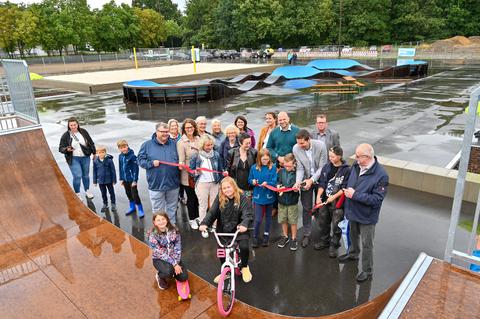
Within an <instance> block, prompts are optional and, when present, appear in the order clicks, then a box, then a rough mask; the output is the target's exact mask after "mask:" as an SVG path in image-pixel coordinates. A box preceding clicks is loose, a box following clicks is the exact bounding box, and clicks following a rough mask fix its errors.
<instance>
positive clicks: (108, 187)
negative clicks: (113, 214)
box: [98, 183, 116, 206]
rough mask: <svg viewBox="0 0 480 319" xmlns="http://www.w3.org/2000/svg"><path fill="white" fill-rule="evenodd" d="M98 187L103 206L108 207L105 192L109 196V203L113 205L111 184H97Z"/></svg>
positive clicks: (113, 192)
mask: <svg viewBox="0 0 480 319" xmlns="http://www.w3.org/2000/svg"><path fill="white" fill-rule="evenodd" d="M98 186H99V187H100V192H101V193H102V200H103V205H105V206H107V205H108V199H107V190H108V193H109V194H110V202H112V205H113V204H115V202H116V200H115V190H114V189H113V183H110V184H98Z"/></svg>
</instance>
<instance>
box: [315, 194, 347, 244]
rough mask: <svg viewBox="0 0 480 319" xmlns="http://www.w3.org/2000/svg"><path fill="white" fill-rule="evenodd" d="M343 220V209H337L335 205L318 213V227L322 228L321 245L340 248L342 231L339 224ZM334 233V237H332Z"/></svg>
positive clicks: (326, 206)
mask: <svg viewBox="0 0 480 319" xmlns="http://www.w3.org/2000/svg"><path fill="white" fill-rule="evenodd" d="M342 219H343V209H342V208H340V209H338V208H335V203H330V204H328V205H325V206H323V207H322V208H320V210H319V212H318V227H319V228H320V243H322V244H330V246H334V247H335V248H338V247H340V239H341V238H342V230H341V229H340V227H338V223H339V222H340V221H341V220H342ZM330 232H332V235H330Z"/></svg>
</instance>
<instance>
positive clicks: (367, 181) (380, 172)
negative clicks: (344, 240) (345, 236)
mask: <svg viewBox="0 0 480 319" xmlns="http://www.w3.org/2000/svg"><path fill="white" fill-rule="evenodd" d="M355 157H356V159H357V162H356V163H355V164H353V166H352V169H351V172H350V177H349V178H348V184H347V189H345V190H344V193H345V196H346V197H347V200H346V203H345V217H346V218H347V219H348V221H349V227H350V239H351V242H352V243H351V245H350V247H349V249H348V253H347V254H345V255H342V256H340V257H339V261H340V262H346V261H348V260H358V256H359V255H360V235H361V236H362V242H361V244H362V251H363V253H362V271H361V272H360V273H359V274H358V275H357V281H358V282H363V281H366V280H368V279H370V278H371V277H372V274H373V239H374V235H375V225H376V224H377V222H378V216H379V214H380V208H381V207H382V202H383V199H384V198H385V195H386V194H387V187H388V174H387V172H386V171H385V169H384V168H383V167H382V165H380V163H378V161H377V158H376V157H375V154H374V150H373V147H372V146H371V145H370V144H360V145H359V146H357V149H356V150H355Z"/></svg>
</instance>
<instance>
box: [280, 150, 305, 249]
mask: <svg viewBox="0 0 480 319" xmlns="http://www.w3.org/2000/svg"><path fill="white" fill-rule="evenodd" d="M295 180H296V170H295V157H294V156H293V154H292V153H289V154H287V155H285V157H284V158H283V168H282V169H281V170H280V171H279V172H278V175H277V184H278V186H277V187H278V188H282V187H287V188H289V187H293V185H295ZM299 196H300V194H299V192H298V191H292V192H287V193H280V194H278V223H279V224H281V225H282V232H283V236H282V238H281V239H280V241H279V242H278V244H277V247H279V248H283V247H285V246H286V245H287V244H288V242H289V241H290V239H289V238H288V225H290V229H291V231H292V241H291V243H290V250H297V248H298V244H297V221H298V198H299Z"/></svg>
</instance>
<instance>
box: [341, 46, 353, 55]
mask: <svg viewBox="0 0 480 319" xmlns="http://www.w3.org/2000/svg"><path fill="white" fill-rule="evenodd" d="M352 51H353V49H352V48H351V47H349V46H348V45H345V46H344V47H343V48H342V53H351V52H352Z"/></svg>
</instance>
